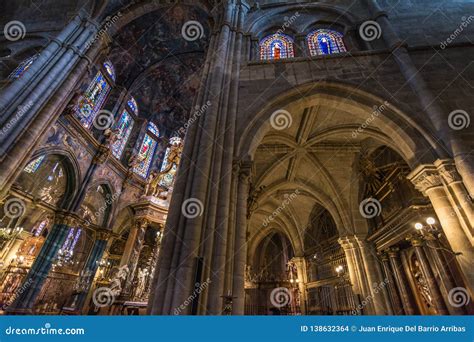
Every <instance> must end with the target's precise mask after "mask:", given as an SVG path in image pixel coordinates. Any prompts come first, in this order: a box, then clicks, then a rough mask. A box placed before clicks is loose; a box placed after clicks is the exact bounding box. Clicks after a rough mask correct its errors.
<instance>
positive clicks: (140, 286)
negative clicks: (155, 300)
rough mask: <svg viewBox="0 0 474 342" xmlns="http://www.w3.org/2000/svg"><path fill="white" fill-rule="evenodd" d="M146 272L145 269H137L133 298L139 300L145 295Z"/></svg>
mask: <svg viewBox="0 0 474 342" xmlns="http://www.w3.org/2000/svg"><path fill="white" fill-rule="evenodd" d="M148 274H149V272H148V270H147V269H146V268H139V269H138V275H137V278H138V281H137V287H136V290H135V298H137V299H140V298H142V297H143V295H144V294H145V289H146V283H147V280H148Z"/></svg>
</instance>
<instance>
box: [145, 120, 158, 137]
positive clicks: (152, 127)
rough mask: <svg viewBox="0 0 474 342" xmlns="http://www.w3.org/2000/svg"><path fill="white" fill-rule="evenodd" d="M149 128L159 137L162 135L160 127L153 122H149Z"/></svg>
mask: <svg viewBox="0 0 474 342" xmlns="http://www.w3.org/2000/svg"><path fill="white" fill-rule="evenodd" d="M147 130H149V131H150V132H151V133H153V134H154V135H156V136H157V137H159V136H160V131H159V130H158V127H156V125H155V124H154V123H153V122H149V123H148V127H147Z"/></svg>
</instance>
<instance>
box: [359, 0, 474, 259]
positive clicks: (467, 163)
mask: <svg viewBox="0 0 474 342" xmlns="http://www.w3.org/2000/svg"><path fill="white" fill-rule="evenodd" d="M366 2H367V5H368V8H369V10H370V12H371V14H372V16H373V17H374V18H375V20H376V21H377V23H378V24H379V25H380V28H381V31H382V36H383V39H384V41H385V44H386V45H387V47H388V48H389V49H391V50H392V55H393V56H394V58H395V61H396V62H397V64H398V66H399V68H400V71H401V73H402V74H403V76H404V77H405V79H406V80H407V84H408V85H409V86H410V87H411V89H412V90H413V93H414V94H415V95H416V96H417V97H418V100H419V102H420V105H421V108H423V110H424V112H425V113H426V115H427V117H428V118H429V119H430V121H431V124H430V125H426V124H425V127H426V128H428V129H429V128H431V127H433V128H434V129H435V130H436V131H437V135H438V137H439V138H440V140H441V141H442V142H443V143H444V144H446V146H447V147H448V148H450V149H451V153H452V155H454V156H455V158H454V160H455V163H456V165H457V166H458V170H459V173H460V174H461V176H462V178H463V180H464V184H465V186H466V188H467V190H468V192H469V193H470V194H471V195H474V158H472V156H471V151H469V150H467V149H466V144H465V143H464V141H463V135H462V132H460V131H454V130H452V129H450V128H449V125H448V124H447V121H448V114H449V112H450V111H449V110H448V111H447V110H444V109H443V108H442V107H441V106H440V104H439V101H438V99H437V96H435V95H434V94H433V92H432V91H431V89H430V88H429V87H428V85H427V84H426V82H425V80H424V79H423V76H422V74H421V73H420V72H419V70H418V68H417V67H416V66H415V63H414V62H413V60H412V58H411V56H410V53H409V52H408V49H407V45H406V43H403V41H402V40H401V39H400V37H399V36H398V34H397V33H396V31H395V30H394V28H393V26H392V24H391V23H390V20H389V18H388V14H387V12H385V11H383V10H382V8H381V7H380V5H379V4H378V2H377V0H366ZM453 109H459V108H453ZM443 143H438V144H436V147H435V149H436V152H437V154H438V156H439V157H440V158H447V157H449V154H448V153H447V152H446V148H445V147H444V145H443ZM471 260H472V259H471Z"/></svg>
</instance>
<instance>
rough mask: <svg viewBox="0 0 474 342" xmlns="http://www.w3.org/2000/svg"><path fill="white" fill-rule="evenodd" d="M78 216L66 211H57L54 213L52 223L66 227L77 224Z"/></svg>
mask: <svg viewBox="0 0 474 342" xmlns="http://www.w3.org/2000/svg"><path fill="white" fill-rule="evenodd" d="M78 222H79V218H78V217H77V216H76V215H75V214H73V213H70V212H67V211H57V212H56V213H55V215H54V223H55V224H60V225H65V226H68V227H73V226H77V224H78Z"/></svg>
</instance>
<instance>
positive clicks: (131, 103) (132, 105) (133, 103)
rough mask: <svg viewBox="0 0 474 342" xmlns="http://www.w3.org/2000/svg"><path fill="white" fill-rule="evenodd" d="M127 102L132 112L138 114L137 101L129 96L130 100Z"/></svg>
mask: <svg viewBox="0 0 474 342" xmlns="http://www.w3.org/2000/svg"><path fill="white" fill-rule="evenodd" d="M127 104H128V106H129V107H130V109H131V110H133V113H134V114H135V115H138V105H137V101H135V99H134V98H133V97H131V98H130V100H128V102H127Z"/></svg>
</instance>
